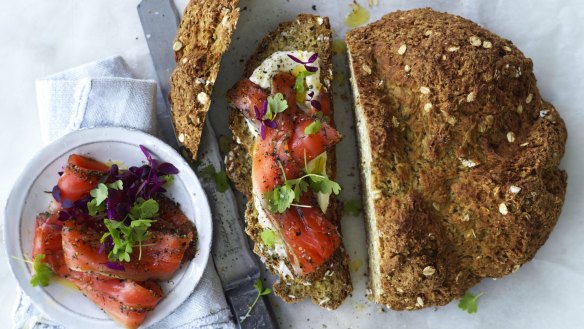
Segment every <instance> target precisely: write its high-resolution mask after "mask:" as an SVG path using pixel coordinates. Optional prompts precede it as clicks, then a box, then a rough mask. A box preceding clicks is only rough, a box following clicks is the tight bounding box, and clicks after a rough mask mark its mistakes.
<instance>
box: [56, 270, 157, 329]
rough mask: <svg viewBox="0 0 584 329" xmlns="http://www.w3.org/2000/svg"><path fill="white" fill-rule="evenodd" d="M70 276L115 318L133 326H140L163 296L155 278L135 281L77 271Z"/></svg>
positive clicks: (118, 321)
mask: <svg viewBox="0 0 584 329" xmlns="http://www.w3.org/2000/svg"><path fill="white" fill-rule="evenodd" d="M67 280H69V281H71V282H72V283H73V284H75V286H76V287H77V288H78V289H79V290H80V291H81V292H82V293H83V294H84V295H85V296H86V297H87V298H89V299H90V300H91V301H92V302H94V303H95V304H96V305H97V306H98V307H99V308H101V309H102V310H103V311H104V312H105V313H106V314H107V315H109V316H110V317H111V318H112V319H113V320H114V321H116V322H117V323H119V324H120V325H122V326H124V327H125V328H129V329H134V328H137V327H138V326H140V324H142V322H144V319H145V318H146V315H148V312H150V311H152V310H153V309H154V308H155V307H156V305H157V304H158V302H159V301H160V300H161V299H162V289H161V288H160V285H159V284H158V283H156V282H154V281H145V282H135V281H131V280H120V279H115V278H108V277H106V276H103V275H99V274H88V273H83V272H77V271H71V274H70V275H68V276H67Z"/></svg>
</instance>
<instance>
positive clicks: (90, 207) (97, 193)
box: [87, 179, 124, 216]
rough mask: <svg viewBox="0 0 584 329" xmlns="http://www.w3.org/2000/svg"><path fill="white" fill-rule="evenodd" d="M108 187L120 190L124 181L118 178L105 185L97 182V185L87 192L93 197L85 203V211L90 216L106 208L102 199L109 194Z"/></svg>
mask: <svg viewBox="0 0 584 329" xmlns="http://www.w3.org/2000/svg"><path fill="white" fill-rule="evenodd" d="M108 188H110V189H113V190H118V191H121V190H123V189H124V183H123V182H122V181H121V180H119V179H118V180H117V181H115V182H113V183H110V184H107V185H106V184H104V183H99V184H97V186H96V187H95V188H94V189H93V190H91V192H90V193H89V194H90V195H91V196H92V197H93V199H91V201H89V202H88V203H87V212H88V213H89V215H90V216H95V215H97V214H98V213H100V212H103V211H105V210H106V205H105V203H104V201H105V200H106V199H107V197H108V194H109V193H108Z"/></svg>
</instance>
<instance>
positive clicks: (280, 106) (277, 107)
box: [264, 93, 288, 120]
mask: <svg viewBox="0 0 584 329" xmlns="http://www.w3.org/2000/svg"><path fill="white" fill-rule="evenodd" d="M287 108H288V102H286V98H284V95H282V93H277V94H275V95H274V96H268V109H267V111H266V115H265V116H264V119H268V120H274V118H275V117H276V115H277V114H278V113H282V112H284V111H285V110H286V109H287Z"/></svg>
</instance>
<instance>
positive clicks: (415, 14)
mask: <svg viewBox="0 0 584 329" xmlns="http://www.w3.org/2000/svg"><path fill="white" fill-rule="evenodd" d="M346 41H347V48H348V52H349V57H350V66H351V74H352V86H353V93H354V99H355V116H356V121H357V137H358V142H359V150H360V157H361V162H360V165H361V178H362V186H363V197H364V204H365V207H364V208H365V212H366V217H367V220H368V223H367V231H368V239H369V262H370V264H369V268H370V288H371V289H372V291H373V295H374V299H375V301H376V302H378V303H381V304H384V305H387V306H388V307H390V308H392V309H396V310H413V309H420V308H423V307H429V306H437V305H444V304H446V303H448V302H450V301H451V300H452V299H454V298H457V297H461V296H462V295H463V294H464V292H465V291H466V290H467V289H469V288H470V287H472V286H473V285H475V284H476V283H478V282H479V281H480V280H481V279H482V278H484V277H501V276H503V275H506V274H509V273H511V272H513V271H515V270H517V269H518V268H519V267H520V266H521V265H522V264H524V263H525V262H527V261H529V260H531V259H532V258H533V256H534V255H535V253H536V251H537V250H538V248H539V247H540V246H541V245H542V244H543V243H544V242H545V240H546V239H547V237H548V236H549V234H550V232H551V230H552V229H553V227H554V225H555V223H556V221H557V219H558V217H559V215H560V211H561V207H562V204H563V200H564V195H565V191H566V179H567V178H566V173H565V172H564V171H562V170H560V169H559V167H558V166H559V163H560V159H561V158H562V155H563V153H564V148H565V142H566V138H567V132H566V128H565V125H564V122H563V120H562V119H561V117H560V116H559V114H558V112H557V111H556V110H555V108H554V107H553V106H552V105H551V104H549V103H548V102H546V101H545V100H543V99H542V98H541V96H540V94H539V91H538V90H537V86H536V80H535V77H534V75H533V72H532V63H531V60H529V59H528V58H525V56H524V55H523V54H522V53H521V52H520V51H519V50H518V49H517V48H516V47H515V46H514V45H513V44H512V43H511V42H510V41H508V40H505V39H502V38H500V37H498V36H497V35H495V34H493V33H491V32H489V31H487V30H485V29H483V28H481V27H480V26H478V25H476V24H475V23H473V22H471V21H469V20H466V19H463V18H461V17H458V16H454V15H449V14H445V13H438V12H435V11H433V10H430V9H416V10H410V11H398V12H395V13H391V14H388V15H386V16H384V17H383V18H382V19H381V20H379V21H377V22H374V23H372V24H369V25H367V26H364V27H361V28H357V29H354V30H352V31H351V32H349V33H348V34H347V37H346ZM373 141H375V142H373Z"/></svg>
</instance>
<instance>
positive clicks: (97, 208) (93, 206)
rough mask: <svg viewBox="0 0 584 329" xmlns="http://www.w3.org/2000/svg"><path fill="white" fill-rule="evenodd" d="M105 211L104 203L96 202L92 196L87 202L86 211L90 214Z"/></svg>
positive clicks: (93, 214)
mask: <svg viewBox="0 0 584 329" xmlns="http://www.w3.org/2000/svg"><path fill="white" fill-rule="evenodd" d="M104 211H105V203H104V202H102V203H100V204H99V205H98V204H97V199H95V198H93V199H91V200H90V201H89V202H88V203H87V212H88V213H89V215H90V216H95V215H97V214H98V213H100V212H104Z"/></svg>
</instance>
